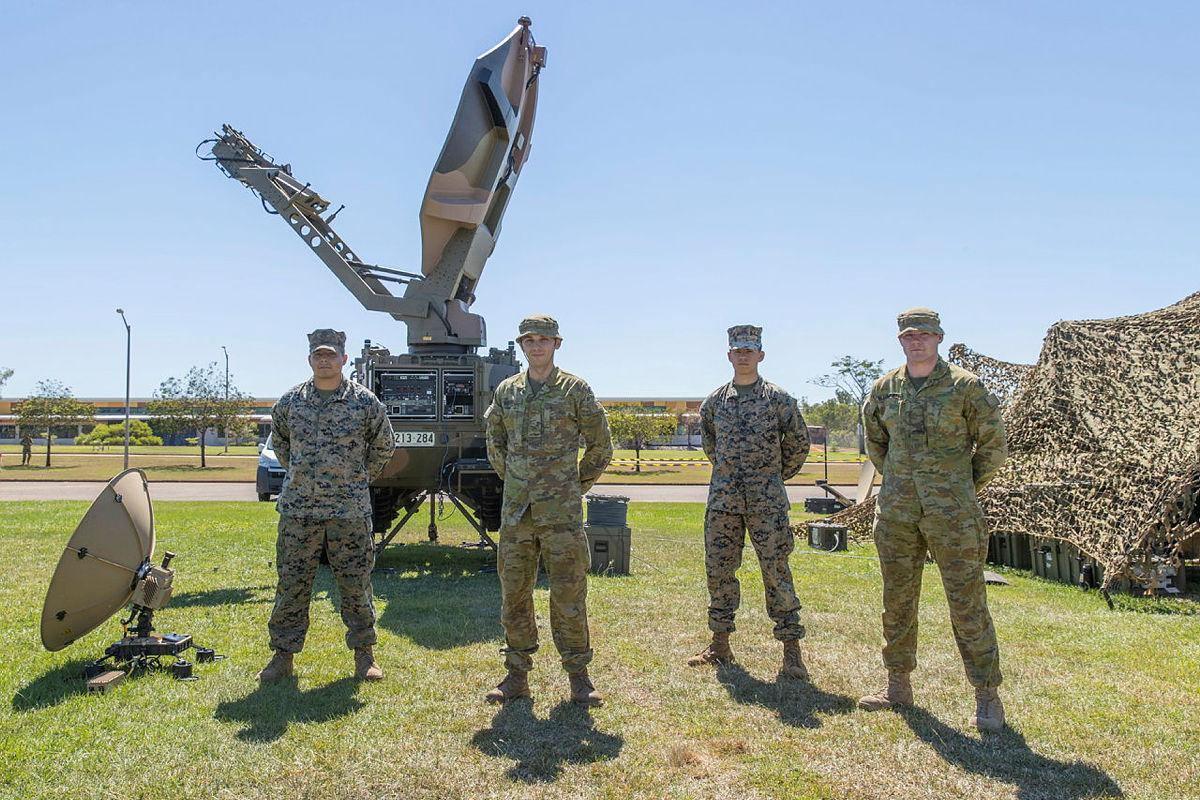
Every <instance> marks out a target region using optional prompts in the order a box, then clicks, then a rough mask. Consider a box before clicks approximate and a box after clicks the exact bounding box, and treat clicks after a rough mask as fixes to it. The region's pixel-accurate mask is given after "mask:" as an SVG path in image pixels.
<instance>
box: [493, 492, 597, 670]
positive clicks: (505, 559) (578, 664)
mask: <svg viewBox="0 0 1200 800" xmlns="http://www.w3.org/2000/svg"><path fill="white" fill-rule="evenodd" d="M539 555H540V556H541V559H542V563H543V564H545V565H546V574H547V575H548V576H549V578H550V632H551V634H552V635H553V637H554V646H555V647H556V648H557V649H558V654H559V656H560V657H561V658H562V665H563V669H565V670H566V671H567V672H578V671H580V670H582V669H583V668H585V667H586V666H587V665H588V664H589V663H590V662H591V660H592V648H591V642H590V639H589V637H588V621H587V570H588V566H589V564H590V563H591V556H590V554H589V552H588V544H587V538H586V537H585V536H584V534H583V528H581V527H579V526H561V525H544V526H543V525H534V524H533V520H532V519H531V518H530V514H529V511H528V510H526V511H525V515H524V516H523V517H521V521H520V522H519V523H518V524H516V525H508V526H504V527H502V528H501V529H500V542H499V550H498V552H497V554H496V569H497V571H498V572H499V573H500V596H501V601H500V602H501V610H500V622H501V623H502V624H503V625H504V639H505V645H506V646H505V648H504V653H505V658H504V660H505V663H506V664H507V665H508V666H509V667H513V668H516V669H521V670H525V671H527V672H528V671H529V670H531V669H533V658H532V656H533V653H534V652H536V651H537V649H538V631H537V620H536V619H535V618H534V613H533V585H534V582H535V581H536V580H537V570H538V557H539Z"/></svg>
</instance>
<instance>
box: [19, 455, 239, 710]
mask: <svg viewBox="0 0 1200 800" xmlns="http://www.w3.org/2000/svg"><path fill="white" fill-rule="evenodd" d="M153 557H154V508H153V506H152V505H151V503H150V486H149V484H148V483H147V481H146V474H145V473H144V472H142V471H141V470H140V469H128V470H125V471H124V472H122V473H121V474H120V475H118V476H116V477H115V478H113V479H112V480H111V481H109V482H108V485H107V486H105V487H104V489H103V490H102V491H101V492H100V495H99V497H97V498H96V499H95V501H93V502H92V506H91V508H89V509H88V511H87V513H86V514H84V515H83V519H82V520H80V521H79V525H78V527H76V528H75V532H74V533H73V534H71V539H70V541H68V542H67V546H66V548H65V549H64V550H63V554H62V556H61V557H60V558H59V559H58V567H57V568H55V570H54V577H53V578H51V579H50V588H49V590H48V591H47V592H46V602H45V604H44V605H43V606H42V644H43V645H44V646H45V647H46V649H47V650H50V651H51V652H53V651H56V650H61V649H63V648H64V647H66V646H67V645H69V644H71V643H72V642H74V641H75V640H76V639H78V638H80V637H81V636H85V635H87V634H88V633H91V632H92V631H93V630H95V629H96V628H98V627H99V626H100V625H102V624H104V622H105V621H107V620H108V619H109V618H110V617H112V616H113V615H114V614H116V613H117V612H118V611H120V610H121V608H122V607H124V606H125V604H126V603H131V605H130V613H129V618H128V619H126V620H124V621H123V623H122V626H123V627H124V632H125V636H124V638H122V639H121V640H120V641H119V642H116V643H114V644H112V645H110V646H109V647H108V649H107V650H105V654H104V657H103V658H101V659H98V660H97V661H94V662H92V663H90V664H89V665H88V666H87V667H86V668H85V670H84V674H85V676H86V677H87V678H89V688H91V683H92V680H91V679H96V678H98V677H102V676H105V675H108V676H110V680H108V681H107V682H105V683H104V684H103V685H104V686H105V687H107V686H110V685H113V681H112V680H111V673H112V671H111V670H110V671H108V672H106V671H105V666H106V665H105V663H104V662H106V661H108V660H109V659H111V660H112V662H113V666H120V667H124V668H125V669H123V670H120V671H121V672H123V673H124V672H132V671H134V670H146V669H159V668H166V667H164V665H162V664H161V663H160V662H159V658H160V657H162V656H175V657H176V660H175V663H173V664H171V665H170V667H169V668H170V670H171V672H172V674H174V675H175V676H176V677H179V678H185V677H190V676H191V664H190V663H189V662H187V661H185V660H183V659H182V658H179V654H180V653H182V652H183V651H184V650H187V649H188V648H189V647H192V646H193V643H192V637H191V636H190V635H187V634H178V633H169V634H166V635H163V636H159V635H155V634H154V625H153V618H154V612H155V611H157V610H158V609H160V608H162V607H163V606H165V605H166V604H167V602H168V601H169V600H170V599H171V583H172V581H173V579H174V577H175V570H173V569H170V568H169V564H170V563H171V559H172V558H174V557H175V554H174V553H171V552H167V553H166V554H165V555H164V558H163V562H162V564H161V565H160V566H155V565H154V564H153V563H151V559H152V558H153ZM135 619H136V620H137V622H136V624H134V625H133V628H132V630H131V628H130V625H131V624H133V623H134V620H135ZM130 633H132V634H133V635H130ZM196 649H197V653H198V656H199V657H198V660H201V661H211V660H213V659H214V658H215V654H214V653H213V651H212V650H210V649H208V648H196ZM98 685H99V684H98ZM105 690H106V689H99V691H105Z"/></svg>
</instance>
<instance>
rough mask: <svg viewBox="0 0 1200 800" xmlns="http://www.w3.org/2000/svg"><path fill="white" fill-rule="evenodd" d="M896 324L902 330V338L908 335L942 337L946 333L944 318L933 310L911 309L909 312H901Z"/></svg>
mask: <svg viewBox="0 0 1200 800" xmlns="http://www.w3.org/2000/svg"><path fill="white" fill-rule="evenodd" d="M896 324H897V326H899V328H900V333H899V335H900V336H903V335H904V334H906V333H932V334H935V335H937V336H942V335H944V334H945V333H946V332H945V331H944V330H942V318H941V317H939V316H938V313H937V312H936V311H934V310H933V309H932V308H910V309H909V310H908V311H901V312H900V314H899V316H897V317H896Z"/></svg>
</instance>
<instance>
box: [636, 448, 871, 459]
mask: <svg viewBox="0 0 1200 800" xmlns="http://www.w3.org/2000/svg"><path fill="white" fill-rule="evenodd" d="M613 458H614V459H633V458H637V451H635V450H613ZM642 459H643V460H647V459H649V460H655V459H659V460H671V461H674V460H680V461H707V460H708V459H707V458H705V456H704V451H703V450H700V449H699V448H697V449H695V450H643V451H642ZM808 460H809V461H824V460H825V453H824V451H822V449H821V447H820V445H817V446H816V447H813V448H812V450H811V451H809V454H808ZM866 460H867V457H866V456H861V455H859V454H858V451H856V450H830V451H829V461H830V462H831V463H832V462H834V461H850V462H854V463H860V462H863V461H866Z"/></svg>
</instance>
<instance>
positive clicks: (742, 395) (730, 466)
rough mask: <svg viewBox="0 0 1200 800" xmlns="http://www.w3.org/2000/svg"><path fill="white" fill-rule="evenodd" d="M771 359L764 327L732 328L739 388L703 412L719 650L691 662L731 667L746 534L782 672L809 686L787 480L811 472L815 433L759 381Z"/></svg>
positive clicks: (712, 620) (712, 602)
mask: <svg viewBox="0 0 1200 800" xmlns="http://www.w3.org/2000/svg"><path fill="white" fill-rule="evenodd" d="M765 355H766V354H765V353H764V352H763V350H762V328H757V327H755V326H753V325H735V326H734V327H732V328H730V329H729V361H730V363H731V364H732V365H733V380H732V381H730V382H729V383H727V384H725V385H724V386H722V387H721V388H719V389H717V390H716V391H715V392H713V393H712V394H710V395H709V396H708V398H707V399H706V400H705V401H704V403H703V404H702V405H701V406H700V433H701V437H702V443H703V446H704V453H705V455H707V456H708V459H709V460H710V461H712V464H713V471H712V482H711V484H710V486H709V490H708V508H707V510H706V512H705V515H704V565H705V569H706V571H707V573H708V595H709V607H708V627H709V630H711V631H712V635H713V636H712V643H711V644H709V646H708V647H707V648H705V649H704V650H703V651H702V652H700V653H699V654H698V655H696V656H693V657H692V658H691V659H689V660H688V664H689V665H691V666H700V665H702V664H724V663H728V662H731V661H733V652H732V651H731V650H730V648H729V634H730V633H731V632H732V631H733V630H734V624H733V618H734V615H735V614H736V613H737V609H738V605H739V604H740V603H741V589H740V586H739V584H738V579H737V574H736V573H737V569H738V567H739V566H741V563H742V550H743V548H744V547H745V541H746V533H747V532H749V534H750V542H751V544H753V545H754V551H755V553H757V555H758V563H759V565H760V567H761V569H762V577H763V588H764V589H765V590H766V599H767V614H768V615H769V616H770V617H771V619H772V620H773V621H774V622H775V638H776V639H778V640H779V641H780V642H782V643H783V665H782V666H781V668H780V670H779V674H780V675H781V676H782V677H785V678H796V679H804V678H807V677H808V672H807V670H806V669H805V667H804V661H803V659H802V657H801V655H800V639H801V638H803V637H804V626H803V625H801V624H800V601H799V600H798V599H797V598H796V590H795V588H794V587H793V586H792V569H791V566H790V565H789V564H788V556H790V555H791V553H792V549H793V546H794V541H793V539H794V537H793V534H792V530H791V527H790V526H789V525H788V509H789V503H788V497H787V490H786V489H785V488H784V481H786V480H787V479H788V478H790V477H792V476H793V475H795V474H796V473H797V472H799V471H800V468H801V467H803V466H804V460H805V459H806V458H807V457H808V449H809V442H808V427H807V426H806V425H805V424H804V417H803V416H802V415H801V414H800V409H799V407H798V406H797V404H796V401H795V399H793V398H792V396H791V395H789V394H788V393H787V392H785V391H784V390H783V389H781V388H779V387H778V386H776V385H775V384H773V383H768V382H767V381H765V380H763V379H762V377H760V376H759V374H758V365H759V363H760V362H761V361H762V360H763V358H764V357H765Z"/></svg>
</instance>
